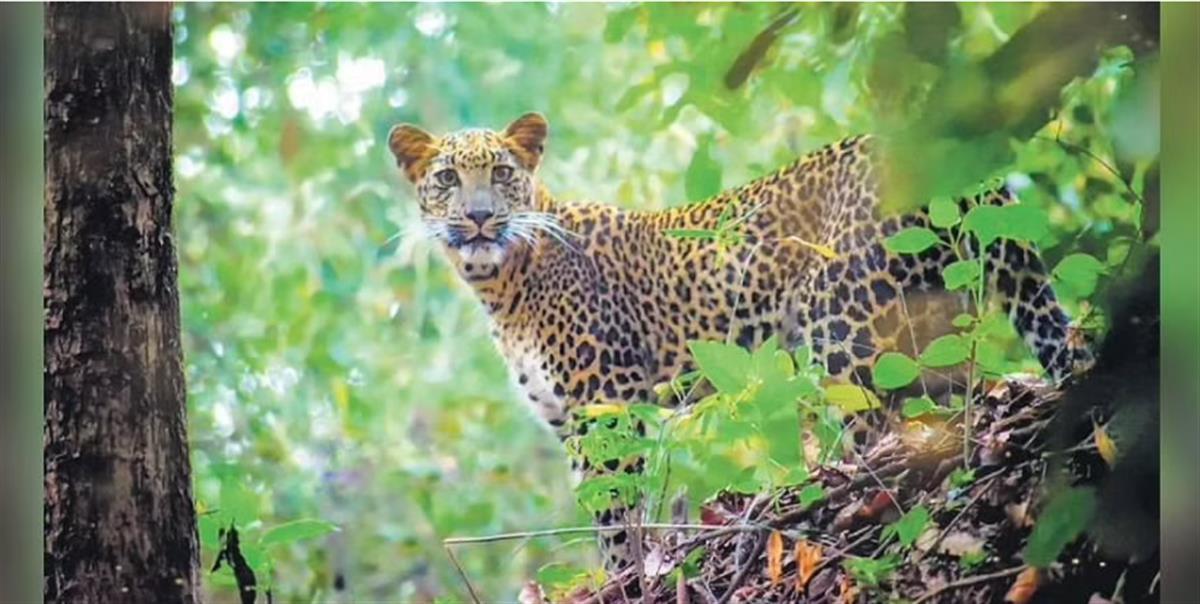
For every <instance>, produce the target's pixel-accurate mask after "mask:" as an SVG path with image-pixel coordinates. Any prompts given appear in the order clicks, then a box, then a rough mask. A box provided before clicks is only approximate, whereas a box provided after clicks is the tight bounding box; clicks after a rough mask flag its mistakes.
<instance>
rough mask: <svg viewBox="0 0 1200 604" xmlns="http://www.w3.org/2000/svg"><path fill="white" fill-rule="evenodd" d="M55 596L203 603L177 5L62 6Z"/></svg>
mask: <svg viewBox="0 0 1200 604" xmlns="http://www.w3.org/2000/svg"><path fill="white" fill-rule="evenodd" d="M45 36H46V37H45V52H46V59H45V70H46V71H45V85H46V89H45V90H46V97H45V120H46V123H45V128H46V131H45V136H46V147H45V166H46V208H45V236H46V239H45V247H44V249H43V253H44V256H43V269H44V289H43V299H44V305H45V307H44V311H45V367H44V374H43V379H44V383H45V415H46V420H45V434H44V436H45V451H44V455H45V457H44V461H43V463H44V465H45V508H44V512H45V577H44V579H45V583H44V590H45V593H44V595H45V599H46V601H48V602H51V601H57V602H71V603H76V602H85V603H86V602H96V603H108V602H153V603H159V602H163V603H166V602H187V603H191V602H196V601H198V595H197V591H198V587H199V580H198V568H199V549H198V546H197V537H196V528H195V527H196V522H195V520H196V516H195V508H194V504H193V501H192V488H191V466H190V463H189V460H188V445H187V421H186V405H185V395H184V378H183V368H182V352H181V348H180V340H179V294H178V287H177V264H176V259H175V250H174V244H173V241H172V237H171V207H172V199H173V195H174V185H173V182H172V174H171V118H172V90H171V61H172V46H171V45H172V36H171V22H170V7H169V6H167V5H162V4H157V5H145V4H58V3H52V4H48V5H47V6H46V30H45Z"/></svg>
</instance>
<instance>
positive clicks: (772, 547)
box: [767, 531, 783, 586]
mask: <svg viewBox="0 0 1200 604" xmlns="http://www.w3.org/2000/svg"><path fill="white" fill-rule="evenodd" d="M782 575H783V535H782V534H780V532H779V531H771V537H770V538H768V539H767V577H769V578H770V579H771V585H772V586H775V585H778V584H779V578H780V577H781V576H782Z"/></svg>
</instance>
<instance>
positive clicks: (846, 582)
mask: <svg viewBox="0 0 1200 604" xmlns="http://www.w3.org/2000/svg"><path fill="white" fill-rule="evenodd" d="M857 596H858V590H857V589H854V583H853V582H852V581H850V576H849V575H842V599H841V602H842V604H854V598H856V597H857Z"/></svg>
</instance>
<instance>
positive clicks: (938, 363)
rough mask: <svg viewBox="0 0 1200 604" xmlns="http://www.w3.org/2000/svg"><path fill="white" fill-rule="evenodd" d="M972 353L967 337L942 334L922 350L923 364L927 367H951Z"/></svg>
mask: <svg viewBox="0 0 1200 604" xmlns="http://www.w3.org/2000/svg"><path fill="white" fill-rule="evenodd" d="M970 355H971V346H970V344H968V342H967V339H966V338H964V337H962V336H960V335H955V334H950V335H947V336H942V337H940V338H938V339H936V340H934V341H932V342H930V343H929V346H926V347H925V350H922V351H921V358H920V361H921V364H922V365H924V366H926V367H949V366H951V365H957V364H959V363H961V362H963V361H965V360H967V357H969V356H970Z"/></svg>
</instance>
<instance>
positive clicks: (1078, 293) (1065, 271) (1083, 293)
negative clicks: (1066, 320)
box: [1053, 254, 1107, 298]
mask: <svg viewBox="0 0 1200 604" xmlns="http://www.w3.org/2000/svg"><path fill="white" fill-rule="evenodd" d="M1105 272H1107V271H1106V269H1105V267H1104V263H1102V262H1100V261H1099V260H1097V259H1096V258H1095V257H1093V256H1091V255H1088V254H1071V255H1070V256H1067V257H1066V258H1063V259H1062V260H1061V261H1059V263H1058V265H1057V266H1055V267H1054V272H1053V275H1054V281H1055V284H1054V285H1055V287H1056V288H1058V289H1062V290H1063V291H1066V292H1069V293H1070V294H1071V295H1072V296H1073V297H1075V298H1084V297H1087V296H1090V295H1091V294H1092V292H1094V291H1096V283H1097V282H1098V281H1099V279H1100V275H1102V274H1104V273H1105Z"/></svg>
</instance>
